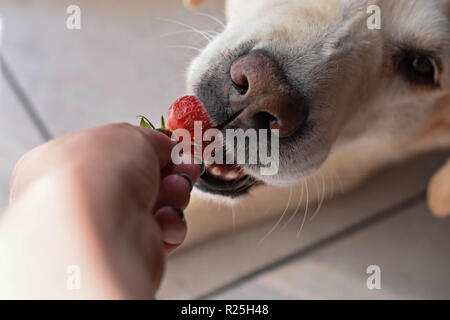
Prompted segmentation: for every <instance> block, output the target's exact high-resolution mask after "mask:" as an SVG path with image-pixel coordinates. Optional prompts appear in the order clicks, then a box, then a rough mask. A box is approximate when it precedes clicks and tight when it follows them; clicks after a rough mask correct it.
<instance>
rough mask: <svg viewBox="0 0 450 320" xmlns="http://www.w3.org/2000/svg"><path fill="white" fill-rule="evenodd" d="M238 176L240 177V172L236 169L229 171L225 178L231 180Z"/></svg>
mask: <svg viewBox="0 0 450 320" xmlns="http://www.w3.org/2000/svg"><path fill="white" fill-rule="evenodd" d="M237 177H239V173H237V172H236V171H230V172H227V174H226V175H225V178H227V179H230V180H234V179H237Z"/></svg>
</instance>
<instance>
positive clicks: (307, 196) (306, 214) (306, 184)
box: [297, 180, 309, 238]
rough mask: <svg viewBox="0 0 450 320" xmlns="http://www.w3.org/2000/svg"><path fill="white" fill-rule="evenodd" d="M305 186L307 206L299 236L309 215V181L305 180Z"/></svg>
mask: <svg viewBox="0 0 450 320" xmlns="http://www.w3.org/2000/svg"><path fill="white" fill-rule="evenodd" d="M305 187H306V207H305V214H304V215H303V221H302V224H301V225H300V229H299V230H298V232H297V238H298V237H299V236H300V233H302V230H303V226H304V225H305V222H306V217H307V216H308V203H309V192H308V181H307V180H305Z"/></svg>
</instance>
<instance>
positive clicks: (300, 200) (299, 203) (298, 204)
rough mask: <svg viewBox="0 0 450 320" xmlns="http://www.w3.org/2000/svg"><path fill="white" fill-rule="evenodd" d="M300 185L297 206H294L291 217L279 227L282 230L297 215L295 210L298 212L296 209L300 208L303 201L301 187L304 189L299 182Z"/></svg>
mask: <svg viewBox="0 0 450 320" xmlns="http://www.w3.org/2000/svg"><path fill="white" fill-rule="evenodd" d="M300 187H302V191H301V193H300V197H299V199H298V202H297V206H296V207H295V211H294V213H293V214H292V215H291V217H290V218H289V220H288V221H287V222H286V223H285V224H284V226H283V227H281V229H282V230H283V229H284V228H286V227H287V226H288V225H289V224H290V223H291V221H292V220H293V219H294V218H295V216H296V215H297V212H298V210H299V209H300V206H301V205H302V201H303V189H304V187H303V183H302V184H300Z"/></svg>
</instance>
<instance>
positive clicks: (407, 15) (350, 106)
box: [185, 0, 450, 243]
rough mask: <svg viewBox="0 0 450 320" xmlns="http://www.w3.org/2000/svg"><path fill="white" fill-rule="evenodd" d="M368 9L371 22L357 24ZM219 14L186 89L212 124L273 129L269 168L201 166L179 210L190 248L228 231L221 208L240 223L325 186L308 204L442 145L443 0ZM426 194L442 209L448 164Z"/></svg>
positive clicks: (447, 14)
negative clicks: (275, 149) (274, 165)
mask: <svg viewBox="0 0 450 320" xmlns="http://www.w3.org/2000/svg"><path fill="white" fill-rule="evenodd" d="M185 2H187V3H188V4H190V5H196V4H199V3H200V2H202V1H198V0H197V1H193V0H186V1H185ZM372 5H376V6H377V7H375V11H370V10H373V8H374V7H373V6H372ZM370 6H372V7H370ZM369 7H370V8H369ZM368 8H369V12H368ZM378 8H379V13H380V17H381V20H380V21H379V22H380V25H379V27H380V28H379V29H377V28H372V27H370V28H369V26H370V23H374V22H375V23H376V20H373V19H376V16H373V14H377V12H378V11H377V9H378ZM226 18H227V26H226V28H225V29H224V31H223V32H222V33H221V34H219V35H218V36H217V37H216V38H215V39H214V40H213V41H212V42H211V43H209V45H208V46H207V47H206V48H205V49H204V50H203V52H202V53H201V54H200V55H199V56H198V57H197V58H196V59H195V60H194V61H193V62H192V64H191V66H190V69H189V73H188V87H189V91H190V93H192V94H195V95H197V96H198V97H200V99H201V100H202V101H203V102H204V104H205V106H206V108H207V110H208V112H209V113H210V115H211V117H212V119H213V120H214V121H216V122H217V123H222V122H223V121H228V124H229V127H231V128H243V129H247V128H273V126H274V125H276V127H277V128H279V129H280V137H281V138H280V168H279V172H278V174H277V175H275V176H261V175H260V174H259V170H258V166H254V165H244V166H242V170H243V171H244V172H245V176H244V177H242V176H239V177H238V178H236V175H235V174H234V173H233V172H231V173H230V172H229V171H226V172H227V174H226V175H224V174H223V172H225V171H223V170H225V169H226V168H225V167H220V166H216V167H214V166H212V167H210V168H209V169H208V171H207V173H206V174H205V175H204V176H203V178H202V179H201V181H200V182H199V184H198V191H197V192H195V194H194V199H193V201H192V204H191V205H190V207H189V208H188V210H187V215H188V221H189V222H190V225H189V227H190V234H189V240H190V241H191V243H192V242H193V241H194V242H195V241H199V240H201V239H205V238H206V237H209V236H212V235H216V234H218V233H223V232H228V231H230V230H231V229H232V228H233V221H232V219H231V216H230V206H231V205H232V204H234V205H233V207H234V210H235V214H236V215H237V217H238V218H237V220H236V221H237V227H242V226H246V225H249V224H253V223H256V222H258V221H260V220H262V219H267V218H268V217H269V216H270V215H271V214H280V212H281V211H282V210H283V209H284V208H285V206H286V204H287V202H288V198H289V197H290V196H293V197H296V198H297V199H298V198H299V196H300V193H301V192H303V191H304V190H303V186H306V185H309V184H315V183H317V181H319V183H326V185H327V188H326V194H321V193H320V192H319V193H317V194H318V195H319V196H318V197H315V196H316V193H311V194H310V195H309V201H310V204H311V202H313V201H319V200H323V197H327V196H330V195H332V194H334V193H335V192H336V190H335V189H336V188H343V189H344V190H348V189H350V188H352V187H355V186H356V185H357V184H358V183H360V182H362V180H363V179H364V178H365V177H367V176H368V175H369V174H370V173H372V172H373V171H374V170H375V169H377V168H380V167H381V166H384V165H387V164H389V163H391V162H394V161H399V160H403V159H405V158H407V157H410V156H412V155H415V154H417V153H420V152H424V151H427V150H432V149H440V148H441V149H447V148H449V147H450V0H372V1H369V0H245V1H242V0H228V1H226ZM368 20H369V25H368ZM375 27H376V25H375ZM338 176H341V177H345V179H341V180H340V181H339V182H338ZM286 186H288V187H286ZM292 186H294V187H293V188H291V187H292ZM289 190H294V191H293V192H294V195H292V194H290V191H289ZM297 193H298V194H297ZM317 198H320V199H317ZM231 199H232V200H231ZM303 199H304V200H305V201H306V197H304V198H303ZM428 200H429V205H430V208H431V210H432V211H433V212H434V213H435V214H436V215H438V216H446V215H448V214H449V213H450V161H448V162H447V164H445V165H444V166H443V168H442V169H441V170H439V171H438V172H437V173H436V174H435V176H434V177H433V178H432V180H431V182H430V185H429V189H428ZM296 205H297V203H295V202H293V203H291V208H290V209H293V208H294V207H295V206H296ZM269 209H270V210H269ZM268 210H269V212H267V211H268Z"/></svg>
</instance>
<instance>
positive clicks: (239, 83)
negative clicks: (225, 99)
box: [231, 75, 248, 95]
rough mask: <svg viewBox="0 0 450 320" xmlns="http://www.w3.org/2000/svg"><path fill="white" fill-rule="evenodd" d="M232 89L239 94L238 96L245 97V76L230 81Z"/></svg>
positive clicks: (246, 80)
mask: <svg viewBox="0 0 450 320" xmlns="http://www.w3.org/2000/svg"><path fill="white" fill-rule="evenodd" d="M231 81H232V82H233V87H234V88H235V89H236V90H237V91H238V92H239V94H242V95H245V94H246V93H247V91H248V79H247V77H246V76H245V75H241V76H240V77H239V78H238V79H237V80H235V79H231Z"/></svg>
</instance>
